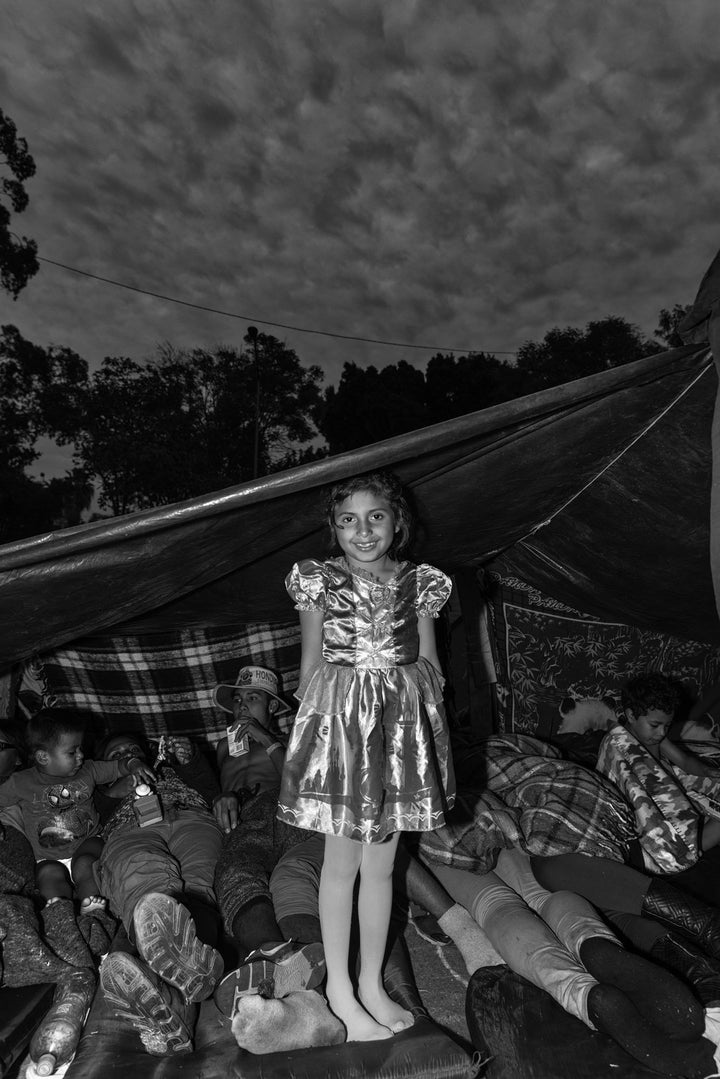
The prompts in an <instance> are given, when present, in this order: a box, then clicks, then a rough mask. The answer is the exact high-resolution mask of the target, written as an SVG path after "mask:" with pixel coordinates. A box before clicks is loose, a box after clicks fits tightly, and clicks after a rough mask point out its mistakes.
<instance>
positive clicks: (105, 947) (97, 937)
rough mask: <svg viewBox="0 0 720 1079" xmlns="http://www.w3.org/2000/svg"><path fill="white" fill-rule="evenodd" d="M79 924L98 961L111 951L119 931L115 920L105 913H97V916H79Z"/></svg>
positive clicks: (84, 938)
mask: <svg viewBox="0 0 720 1079" xmlns="http://www.w3.org/2000/svg"><path fill="white" fill-rule="evenodd" d="M77 924H78V929H79V930H80V932H81V933H82V937H83V940H84V941H85V943H86V944H87V946H88V948H89V949H90V952H91V953H92V955H94V956H95V958H96V959H99V958H100V956H101V955H105V954H106V953H107V952H109V951H110V945H111V943H112V939H113V937H114V936H115V930H116V929H117V922H116V921H115V919H114V918H112V917H111V916H110V915H109V914H107V913H106V912H105V911H96V912H95V914H78V916H77Z"/></svg>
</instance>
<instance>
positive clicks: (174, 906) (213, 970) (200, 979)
mask: <svg viewBox="0 0 720 1079" xmlns="http://www.w3.org/2000/svg"><path fill="white" fill-rule="evenodd" d="M133 924H134V926H135V943H136V945H137V950H138V951H139V952H140V955H141V956H142V957H143V959H144V960H145V962H146V963H147V964H148V966H149V967H150V969H151V970H153V971H154V972H155V973H156V974H158V975H159V976H160V977H161V978H162V979H163V981H166V982H169V983H170V985H174V986H175V988H176V989H179V990H180V992H181V993H182V994H183V996H184V998H185V1001H186V1002H187V1003H188V1004H193V1003H197V1002H198V1001H201V1000H205V999H206V998H207V997H209V996H210V995H211V993H212V991H213V989H214V988H215V986H216V985H217V983H218V980H219V978H220V976H221V974H222V971H223V961H222V958H221V957H220V955H219V953H218V952H216V951H215V949H214V948H212V947H211V946H210V945H209V944H203V943H202V941H200V940H198V938H197V934H196V932H195V924H194V922H193V920H192V917H191V916H190V913H189V911H188V910H186V908H185V907H183V906H182V905H181V904H180V903H178V902H177V901H176V900H175V899H172V898H171V897H170V896H168V895H161V894H160V893H159V892H150V893H149V895H146V896H143V898H142V899H141V900H140V902H139V903H138V905H137V906H136V907H135V912H134V915H133Z"/></svg>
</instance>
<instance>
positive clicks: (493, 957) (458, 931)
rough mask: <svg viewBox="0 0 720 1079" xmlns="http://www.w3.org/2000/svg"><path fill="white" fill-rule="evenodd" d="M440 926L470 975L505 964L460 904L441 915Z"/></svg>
mask: <svg viewBox="0 0 720 1079" xmlns="http://www.w3.org/2000/svg"><path fill="white" fill-rule="evenodd" d="M438 925H439V926H440V928H441V929H442V931H443V933H447V935H448V936H449V937H450V939H451V940H452V942H453V943H454V944H455V946H456V948H457V949H458V951H459V952H460V955H461V956H462V957H463V960H464V961H465V966H466V968H467V972H468V974H474V973H475V971H476V970H477V969H478V968H479V967H494V966H497V965H498V964H502V963H504V962H505V960H504V959H503V958H502V956H501V955H499V954H498V953H497V952H496V951H495V949H494V948H493V946H492V944H491V943H490V941H489V940H488V936H487V933H486V932H485V930H484V929H481V928H480V926H479V925H478V924H477V922H476V921H475V919H474V918H473V916H472V914H471V913H470V911H468V910H466V909H465V907H462V906H460V904H459V903H454V904H453V906H452V907H450V909H449V910H446V911H445V913H444V914H441V915H440V917H439V918H438Z"/></svg>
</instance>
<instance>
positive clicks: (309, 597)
mask: <svg viewBox="0 0 720 1079" xmlns="http://www.w3.org/2000/svg"><path fill="white" fill-rule="evenodd" d="M285 587H286V588H287V590H288V593H289V594H290V596H291V598H292V599H294V600H295V610H296V611H322V610H324V609H325V587H326V575H325V566H324V565H323V563H322V562H317V561H316V560H315V559H314V558H308V559H306V560H305V561H304V562H296V563H295V565H294V566H293V568H292V569H291V570H290V572H289V573H288V575H287V577H286V578H285Z"/></svg>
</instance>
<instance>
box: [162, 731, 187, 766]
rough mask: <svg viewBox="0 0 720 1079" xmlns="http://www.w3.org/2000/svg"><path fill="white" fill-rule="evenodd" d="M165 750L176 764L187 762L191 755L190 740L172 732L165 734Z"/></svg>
mask: <svg viewBox="0 0 720 1079" xmlns="http://www.w3.org/2000/svg"><path fill="white" fill-rule="evenodd" d="M165 752H166V753H167V755H168V757H174V758H175V760H176V761H177V762H178V764H189V762H190V761H191V760H192V756H193V747H192V742H191V741H190V739H189V738H181V737H179V736H177V735H174V734H166V735H165Z"/></svg>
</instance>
